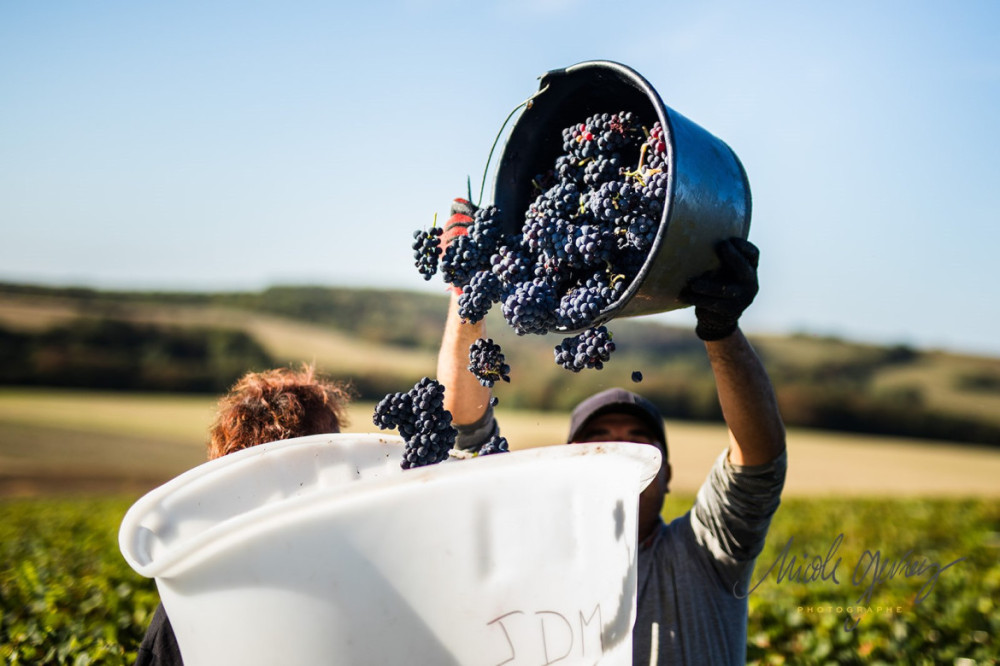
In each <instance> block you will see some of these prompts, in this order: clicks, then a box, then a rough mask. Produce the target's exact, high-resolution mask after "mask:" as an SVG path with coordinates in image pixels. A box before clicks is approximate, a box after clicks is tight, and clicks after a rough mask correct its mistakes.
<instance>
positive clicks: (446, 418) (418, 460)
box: [372, 377, 457, 469]
mask: <svg viewBox="0 0 1000 666" xmlns="http://www.w3.org/2000/svg"><path fill="white" fill-rule="evenodd" d="M372 421H373V422H374V423H375V425H376V426H378V427H379V428H381V429H383V430H385V429H389V428H396V429H398V431H399V435H400V437H402V438H403V441H404V442H405V444H406V446H405V448H404V449H403V458H402V460H401V461H400V466H401V467H402V468H403V469H409V468H411V467H420V466H422V465H432V464H434V463H439V462H441V461H442V460H445V459H446V458H447V457H448V452H449V451H450V450H451V448H452V447H453V446H454V445H455V437H456V435H457V431H456V430H455V428H454V427H453V426H452V424H451V412H449V411H448V410H447V409H445V408H444V386H443V385H442V384H441V383H440V382H438V381H436V380H433V379H430V378H428V377H424V378H423V379H421V380H420V381H419V382H417V383H416V384H415V385H414V387H413V388H412V389H410V390H409V391H407V392H405V393H390V394H388V395H386V396H385V397H384V398H382V400H380V401H379V403H378V404H377V405H376V406H375V414H374V416H373V417H372Z"/></svg>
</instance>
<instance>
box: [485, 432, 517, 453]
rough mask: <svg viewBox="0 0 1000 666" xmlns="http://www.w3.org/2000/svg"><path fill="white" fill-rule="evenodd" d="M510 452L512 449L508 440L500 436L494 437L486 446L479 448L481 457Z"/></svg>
mask: <svg viewBox="0 0 1000 666" xmlns="http://www.w3.org/2000/svg"><path fill="white" fill-rule="evenodd" d="M508 451H510V447H509V446H508V444H507V438H506V437H502V436H500V435H493V437H491V438H490V439H489V441H487V442H486V443H485V444H483V445H482V446H481V447H480V448H479V455H481V456H488V455H492V454H494V453H507V452H508Z"/></svg>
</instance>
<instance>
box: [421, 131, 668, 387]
mask: <svg viewBox="0 0 1000 666" xmlns="http://www.w3.org/2000/svg"><path fill="white" fill-rule="evenodd" d="M561 139H562V153H561V154H559V155H558V156H557V157H556V158H555V160H554V162H553V164H552V166H551V168H549V169H547V170H546V171H545V172H544V173H540V174H537V175H536V176H535V178H534V179H533V180H532V183H533V185H534V187H535V188H536V193H535V196H534V197H533V199H532V200H531V202H530V203H529V205H528V207H527V209H526V210H525V211H523V223H522V225H521V227H520V228H519V229H515V230H509V229H505V228H504V227H503V226H502V225H501V222H500V212H501V211H499V210H498V209H497V208H496V207H495V206H486V207H483V208H480V209H478V210H477V211H476V214H475V218H474V221H473V224H472V225H470V228H469V233H468V235H466V236H460V237H458V238H456V239H455V241H453V242H452V243H451V244H450V245H449V246H448V248H447V249H446V250H445V252H444V253H443V254H442V256H441V260H440V266H439V270H440V272H441V273H442V275H443V277H444V280H445V282H447V283H448V284H450V285H452V286H454V287H458V288H460V289H461V297H460V299H459V314H460V316H461V317H462V318H463V319H465V320H467V321H471V322H476V321H479V320H481V319H482V318H483V317H485V316H486V314H487V313H488V312H489V310H490V309H491V308H492V307H493V305H494V304H497V303H499V304H500V307H501V310H502V313H503V316H504V319H505V320H506V322H507V324H508V325H509V326H510V327H511V328H512V329H513V330H514V331H515V333H517V334H518V335H528V334H532V335H544V334H546V333H549V332H551V331H557V330H579V329H582V328H586V327H589V326H591V325H592V322H594V320H595V319H597V318H598V317H599V316H600V314H601V313H602V312H604V311H606V310H607V309H608V308H609V307H610V306H612V305H613V304H614V303H615V302H617V301H618V300H619V299H620V298H621V297H622V296H623V295H624V294H625V292H626V291H627V290H628V288H629V286H630V285H631V283H632V281H633V280H634V279H635V276H636V275H637V274H638V273H639V271H640V269H641V268H642V266H643V265H644V263H645V262H646V260H647V257H648V256H649V253H650V251H651V250H652V249H653V246H654V245H655V244H656V239H657V235H658V233H659V230H660V220H661V219H662V217H663V212H664V210H665V207H666V200H667V188H668V185H669V180H668V177H669V174H668V167H669V153H668V137H667V135H666V134H665V132H664V129H663V127H662V126H661V125H660V123H659V122H658V121H657V122H655V123H654V124H653V125H652V127H650V128H648V129H647V127H646V126H644V125H643V122H642V120H641V119H640V117H639V116H638V114H636V113H633V112H630V111H619V112H617V113H597V114H593V115H590V116H588V117H586V118H585V119H584V120H583V121H582V122H578V123H574V124H572V125H570V126H568V127H566V128H565V129H563V130H562V134H561ZM517 212H518V213H520V212H521V211H517ZM601 331H603V333H602V332H601ZM602 336H607V337H606V338H605V337H602ZM571 340H572V341H574V342H568V341H571ZM613 350H614V344H613V343H611V342H610V334H608V333H607V329H606V328H604V327H598V328H596V329H593V328H592V329H591V330H588V331H586V332H585V333H583V334H581V335H580V336H576V337H575V338H567V339H566V340H564V341H563V343H562V344H560V345H559V346H558V347H556V350H555V355H556V359H557V362H558V363H559V364H560V365H562V366H563V367H566V368H568V369H571V370H574V371H576V372H578V371H579V370H581V369H582V368H597V369H600V368H602V367H603V363H604V362H606V361H607V360H608V358H609V356H610V353H611V351H613ZM494 381H495V380H494Z"/></svg>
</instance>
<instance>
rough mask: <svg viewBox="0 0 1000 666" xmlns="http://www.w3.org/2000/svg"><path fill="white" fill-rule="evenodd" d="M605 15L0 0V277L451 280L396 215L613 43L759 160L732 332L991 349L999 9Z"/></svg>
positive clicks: (614, 54) (453, 191)
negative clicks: (426, 265)
mask: <svg viewBox="0 0 1000 666" xmlns="http://www.w3.org/2000/svg"><path fill="white" fill-rule="evenodd" d="M610 7H611V3H599V2H594V1H590V0H515V1H512V2H479V3H461V2H457V1H449V0H399V1H390V0H384V1H383V0H371V1H369V2H365V3H351V4H350V5H349V6H347V5H342V4H341V3H333V2H318V1H307V2H247V1H241V2H217V1H216V2H188V1H179V2H169V3H168V2H142V3H136V2H125V1H121V0H108V1H100V0H96V1H92V2H77V1H74V2H69V1H63V0H48V1H46V2H33V3H29V2H3V3H0V280H6V281H21V282H32V283H44V284H79V285H89V286H96V287H111V288H137V289H141V288H163V289H195V290H218V289H258V288H262V287H266V286H268V285H272V284H290V283H294V284H304V283H308V284H329V285H352V286H360V285H370V286H377V287H395V288H404V289H419V290H438V291H440V290H441V289H442V285H441V283H440V282H438V281H437V280H435V281H434V282H431V283H425V282H424V281H423V280H422V279H421V278H420V276H419V275H418V274H417V272H416V270H415V269H414V267H413V265H412V262H411V251H410V247H409V243H410V240H411V232H412V231H413V230H414V229H416V228H418V227H422V226H426V225H427V224H429V223H430V222H431V220H432V218H433V215H434V213H439V214H440V215H445V214H446V213H447V207H448V202H449V201H450V199H451V198H452V197H454V196H458V195H461V194H463V193H464V191H465V182H466V177H467V176H471V177H472V179H473V181H474V182H476V183H478V181H479V179H480V178H481V177H482V173H483V168H484V166H485V161H486V156H487V153H488V151H489V148H490V145H491V143H492V141H493V138H494V136H495V134H496V132H497V130H498V129H499V126H500V123H501V122H502V121H503V119H504V118H505V117H506V115H507V113H508V112H509V111H510V110H511V109H512V108H513V107H514V106H515V105H517V104H518V103H519V102H521V101H522V100H523V99H525V98H526V97H528V96H530V95H531V94H532V93H533V92H534V91H535V90H536V88H537V81H536V79H537V77H538V76H539V75H541V74H543V73H544V72H545V71H547V70H549V69H554V68H558V67H564V66H567V65H570V64H573V63H576V62H580V61H583V60H594V59H609V60H616V61H619V62H622V63H625V64H627V65H629V66H631V67H633V68H635V69H636V70H638V71H639V72H640V73H642V74H643V75H644V76H645V77H646V78H647V79H648V80H649V81H650V82H651V83H652V84H653V85H654V86H655V87H656V89H657V90H658V92H659V93H660V95H661V97H662V98H663V99H664V101H665V102H666V104H667V105H669V106H671V107H673V108H674V109H676V110H677V111H679V112H681V113H682V114H684V115H685V116H687V117H688V118H690V119H692V120H694V121H695V122H697V123H698V124H700V125H702V126H703V127H705V128H706V129H708V130H709V131H710V132H712V133H714V134H716V135H717V136H719V137H720V138H722V139H723V140H725V141H726V142H727V143H729V145H730V146H731V147H732V148H733V149H734V150H735V151H736V153H737V154H738V155H739V156H740V159H741V160H742V162H743V164H744V166H745V167H746V170H747V172H748V175H749V178H750V183H751V188H752V190H753V196H754V212H753V223H752V228H751V232H750V239H751V240H752V241H754V242H755V243H756V244H757V245H758V246H759V247H760V248H761V254H762V258H761V269H760V279H761V292H760V295H759V296H758V298H757V301H756V302H755V304H754V305H753V307H752V308H751V309H750V310H749V311H748V312H747V314H746V315H745V318H744V327H745V328H746V329H747V330H748V331H751V332H761V333H764V332H774V333H787V332H809V333H820V334H830V335H839V336H842V337H846V338H850V339H856V340H864V341H874V342H881V343H906V344H911V345H915V346H919V347H927V348H946V349H951V350H958V351H969V352H974V353H987V354H991V355H1000V334H998V330H1000V288H998V286H997V283H998V280H997V278H996V276H995V274H996V266H997V263H998V262H997V251H998V248H1000V230H998V227H1000V225H998V222H1000V219H998V210H1000V187H998V183H1000V128H998V118H1000V40H997V39H996V33H997V29H998V27H1000V3H996V2H992V1H990V2H986V1H982V2H971V1H970V2H959V3H947V4H946V3H941V2H933V3H932V2H910V1H908V2H902V1H885V2H855V1H847V2H836V3H804V2H769V3H743V2H711V1H709V2H698V3H694V2H690V3H677V2H663V1H662V0H661V1H660V2H645V1H637V2H630V3H627V4H625V3H616V4H615V5H614V7H615V8H614V9H610ZM660 318H661V319H662V320H663V321H665V322H667V323H676V324H681V325H687V324H690V322H691V321H692V318H691V314H690V312H689V311H683V312H675V313H668V314H666V315H661V316H660Z"/></svg>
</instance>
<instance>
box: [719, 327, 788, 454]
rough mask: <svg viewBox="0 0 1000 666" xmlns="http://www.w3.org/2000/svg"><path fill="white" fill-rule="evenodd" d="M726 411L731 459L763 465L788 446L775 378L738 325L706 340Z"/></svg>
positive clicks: (724, 413) (720, 399)
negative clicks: (732, 331)
mask: <svg viewBox="0 0 1000 666" xmlns="http://www.w3.org/2000/svg"><path fill="white" fill-rule="evenodd" d="M705 349H706V350H707V352H708V358H709V361H711V364H712V371H713V373H714V374H715V384H716V388H717V390H718V393H719V404H720V405H721V406H722V415H723V417H724V418H725V420H726V425H727V426H729V438H730V447H729V460H730V461H731V462H732V463H734V464H737V465H762V464H765V463H768V462H770V461H771V460H774V458H776V457H777V456H778V455H780V454H781V452H782V451H784V450H785V426H784V423H783V422H782V420H781V414H780V413H779V412H778V403H777V399H776V398H775V395H774V388H773V387H772V386H771V380H770V379H769V378H768V376H767V372H766V371H765V370H764V365H763V364H762V363H761V361H760V358H759V357H758V356H757V353H756V352H755V351H754V349H753V347H752V346H751V345H750V342H749V341H748V340H747V339H746V337H745V336H744V335H743V332H742V331H740V330H739V329H737V330H736V331H735V332H734V333H733V334H732V335H729V336H727V337H725V338H723V339H722V340H716V341H713V342H706V343H705Z"/></svg>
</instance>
